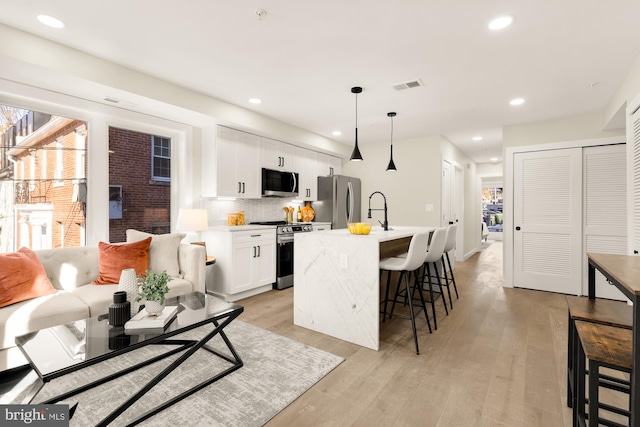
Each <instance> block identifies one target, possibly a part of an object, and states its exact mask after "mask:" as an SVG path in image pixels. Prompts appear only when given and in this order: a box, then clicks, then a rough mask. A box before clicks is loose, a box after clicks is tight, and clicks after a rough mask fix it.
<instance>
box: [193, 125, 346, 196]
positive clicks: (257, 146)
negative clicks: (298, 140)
mask: <svg viewBox="0 0 640 427" xmlns="http://www.w3.org/2000/svg"><path fill="white" fill-rule="evenodd" d="M262 168H267V169H274V170H280V171H285V172H298V174H299V179H300V182H299V184H298V190H299V191H298V194H299V198H300V199H301V200H305V201H316V200H317V199H318V176H327V175H338V174H340V173H341V172H342V159H340V158H339V157H334V156H330V155H327V154H322V153H318V152H315V151H312V150H308V149H306V148H301V147H296V146H294V145H291V144H287V143H285V142H281V141H276V140H275V139H270V138H263V137H260V136H257V135H253V134H251V133H247V132H243V131H239V130H236V129H231V128H227V127H224V126H217V127H209V128H203V129H202V168H201V176H202V197H235V198H240V199H259V198H261V197H262Z"/></svg>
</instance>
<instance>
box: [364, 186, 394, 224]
mask: <svg viewBox="0 0 640 427" xmlns="http://www.w3.org/2000/svg"><path fill="white" fill-rule="evenodd" d="M374 194H379V195H381V196H382V198H383V199H384V209H371V198H372V197H373V195H374ZM382 210H384V223H382V222H380V220H378V222H380V225H381V226H382V228H383V229H384V231H387V230H389V221H387V198H386V197H385V195H384V194H382V193H381V192H380V191H374V192H373V193H371V195H370V196H369V213H368V214H367V218H371V211H382Z"/></svg>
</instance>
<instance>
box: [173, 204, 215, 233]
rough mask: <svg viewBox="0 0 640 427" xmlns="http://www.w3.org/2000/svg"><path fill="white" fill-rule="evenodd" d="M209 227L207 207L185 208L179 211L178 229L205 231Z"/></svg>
mask: <svg viewBox="0 0 640 427" xmlns="http://www.w3.org/2000/svg"><path fill="white" fill-rule="evenodd" d="M208 228H209V221H208V219H207V210H206V209H183V208H180V210H179V211H178V224H176V229H177V230H178V231H204V230H207V229H208Z"/></svg>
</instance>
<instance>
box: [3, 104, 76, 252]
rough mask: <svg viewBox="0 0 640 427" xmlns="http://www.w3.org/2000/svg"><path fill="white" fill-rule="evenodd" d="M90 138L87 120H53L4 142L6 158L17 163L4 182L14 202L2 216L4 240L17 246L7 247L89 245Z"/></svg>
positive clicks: (6, 246)
mask: <svg viewBox="0 0 640 427" xmlns="http://www.w3.org/2000/svg"><path fill="white" fill-rule="evenodd" d="M27 121H28V120H27ZM21 133H22V134H21ZM86 138H87V126H86V123H85V122H82V121H79V120H74V119H68V118H64V117H55V116H50V119H49V120H48V121H46V122H45V123H40V127H39V128H36V129H34V128H33V126H31V127H29V126H27V127H26V128H25V130H24V131H23V132H18V133H17V134H16V135H15V139H14V140H13V141H11V142H3V150H4V157H5V158H7V159H9V158H10V159H12V160H13V162H11V163H13V165H12V166H11V168H9V170H10V172H11V177H10V178H11V179H8V180H5V181H4V182H3V187H4V188H5V189H7V188H8V189H9V190H10V191H7V193H11V194H12V195H13V197H12V199H13V200H11V202H13V203H11V204H10V206H7V205H4V206H3V210H4V211H3V212H2V213H1V214H2V216H3V217H4V218H5V219H6V221H4V223H3V233H2V236H1V237H2V239H3V240H6V239H8V238H10V239H11V240H12V243H13V244H12V245H9V244H7V242H5V244H3V245H2V246H3V247H4V248H9V247H10V246H14V247H13V248H11V249H18V248H20V247H23V246H25V247H30V248H32V249H49V248H58V247H67V246H82V245H84V244H85V225H86V221H85V216H86V173H85V172H86V165H87V163H86V161H87V157H86ZM5 144H8V145H5ZM5 169H6V168H5ZM5 227H6V228H7V230H5ZM5 231H6V232H5ZM8 231H11V232H10V233H9V232H8Z"/></svg>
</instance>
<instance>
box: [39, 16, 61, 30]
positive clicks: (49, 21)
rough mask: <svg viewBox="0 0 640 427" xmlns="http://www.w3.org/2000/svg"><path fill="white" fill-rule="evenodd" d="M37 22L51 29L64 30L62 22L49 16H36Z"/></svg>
mask: <svg viewBox="0 0 640 427" xmlns="http://www.w3.org/2000/svg"><path fill="white" fill-rule="evenodd" d="M38 21H40V22H41V23H43V24H44V25H46V26H48V27H51V28H64V27H65V25H64V22H62V21H61V20H59V19H58V18H54V17H53V16H49V15H38Z"/></svg>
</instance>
